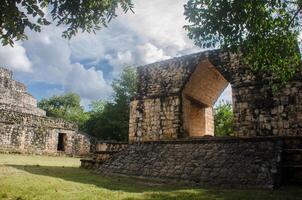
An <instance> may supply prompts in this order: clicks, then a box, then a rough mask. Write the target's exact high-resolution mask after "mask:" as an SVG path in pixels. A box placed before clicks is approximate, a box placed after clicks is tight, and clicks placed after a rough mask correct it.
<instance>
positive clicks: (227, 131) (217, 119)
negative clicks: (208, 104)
mask: <svg viewBox="0 0 302 200" xmlns="http://www.w3.org/2000/svg"><path fill="white" fill-rule="evenodd" d="M214 125H215V136H232V135H234V130H233V109H232V104H231V103H229V102H221V103H220V104H219V105H218V106H217V107H216V108H215V109H214Z"/></svg>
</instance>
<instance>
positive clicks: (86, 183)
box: [0, 154, 302, 200]
mask: <svg viewBox="0 0 302 200" xmlns="http://www.w3.org/2000/svg"><path fill="white" fill-rule="evenodd" d="M79 164H80V162H79V159H78V158H63V157H42V156H22V155H5V154H0V200H31V199H39V200H40V199H49V200H60V199H64V200H68V199H97V200H99V199H104V200H142V199H146V200H151V199H152V200H153V199H154V200H155V199H156V200H172V199H181V200H194V199H199V200H208V199H210V200H211V199H215V200H244V199H248V200H259V199H260V200H261V199H264V200H286V199H288V200H298V199H299V200H301V199H302V187H284V188H281V189H279V190H274V191H272V190H225V189H199V188H188V187H185V186H175V185H165V184H163V183H159V182H155V181H146V180H142V179H134V178H125V177H108V176H102V175H98V174H96V173H95V172H93V171H89V170H85V169H80V168H78V167H79Z"/></svg>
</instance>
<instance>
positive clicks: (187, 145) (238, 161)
mask: <svg viewBox="0 0 302 200" xmlns="http://www.w3.org/2000/svg"><path fill="white" fill-rule="evenodd" d="M280 144H281V143H280V141H279V140H257V139H254V138H253V139H235V138H229V139H219V138H212V139H210V140H209V139H200V140H182V141H157V142H144V143H143V144H134V145H131V146H130V147H129V148H128V149H126V150H125V151H123V152H121V153H120V154H119V155H117V156H115V157H114V158H113V159H111V160H109V161H108V162H106V163H104V164H103V165H102V166H101V168H100V170H101V172H103V173H105V174H106V173H109V174H112V173H114V174H127V175H132V176H143V177H153V178H162V179H169V180H176V181H179V180H181V181H188V182H190V183H195V184H198V185H201V186H208V185H215V186H220V187H263V188H273V187H274V186H275V185H276V184H277V183H279V180H278V179H279V174H278V173H280V171H279V169H278V166H279V163H280V153H281V150H282V149H281V145H280Z"/></svg>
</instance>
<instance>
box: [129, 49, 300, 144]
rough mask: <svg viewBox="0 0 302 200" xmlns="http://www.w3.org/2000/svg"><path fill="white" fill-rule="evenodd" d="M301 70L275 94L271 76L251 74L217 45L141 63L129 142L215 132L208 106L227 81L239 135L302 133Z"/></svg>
mask: <svg viewBox="0 0 302 200" xmlns="http://www.w3.org/2000/svg"><path fill="white" fill-rule="evenodd" d="M301 75H302V70H301V71H299V72H298V73H297V74H296V76H295V77H294V78H293V79H292V80H291V81H290V82H289V83H288V84H287V85H285V86H283V87H282V88H280V89H279V90H278V91H277V92H275V93H273V92H272V90H271V89H270V87H269V84H268V81H269V80H270V79H271V77H266V76H265V75H263V74H262V75H255V74H253V73H252V72H251V71H250V68H249V67H247V66H245V65H242V64H241V63H240V59H239V57H238V56H236V55H233V54H231V53H228V52H220V51H219V50H215V51H206V52H201V53H197V54H192V55H187V56H183V57H179V58H173V59H170V60H166V61H163V62H157V63H153V64H149V65H146V66H142V67H139V68H138V79H139V83H138V92H137V94H138V95H137V96H136V97H134V98H133V101H132V102H131V106H130V129H129V139H130V142H133V143H135V142H142V141H157V140H166V139H177V138H185V137H192V136H193V137H195V136H203V135H213V132H214V130H213V116H212V114H211V113H212V106H213V104H214V103H215V101H216V100H217V98H218V97H219V95H220V94H221V92H222V91H223V89H224V88H225V86H226V83H227V82H229V83H230V84H231V87H232V92H233V110H234V115H235V117H234V128H235V132H236V135H237V136H241V137H246V136H247V137H251V136H298V135H301V134H302V115H301V114H300V113H301V112H302V79H301V77H302V76H301ZM195 121H196V122H195ZM198 121H199V122H200V123H198Z"/></svg>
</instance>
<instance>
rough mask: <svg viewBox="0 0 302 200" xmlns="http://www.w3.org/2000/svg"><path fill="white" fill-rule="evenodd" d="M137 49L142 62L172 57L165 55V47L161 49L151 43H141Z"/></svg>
mask: <svg viewBox="0 0 302 200" xmlns="http://www.w3.org/2000/svg"><path fill="white" fill-rule="evenodd" d="M137 49H138V55H139V57H140V59H141V62H142V63H144V64H146V63H153V62H156V61H160V60H165V59H169V58H171V57H170V56H167V55H165V53H164V51H163V49H159V48H157V47H156V46H154V45H153V44H151V43H146V44H144V45H140V46H138V47H137Z"/></svg>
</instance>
